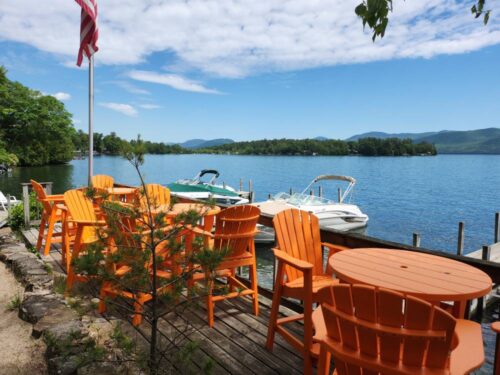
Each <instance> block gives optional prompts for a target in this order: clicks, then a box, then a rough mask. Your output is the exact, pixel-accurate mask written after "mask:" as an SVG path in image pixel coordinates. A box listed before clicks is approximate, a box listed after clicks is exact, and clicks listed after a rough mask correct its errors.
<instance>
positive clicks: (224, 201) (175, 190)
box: [167, 169, 250, 206]
mask: <svg viewBox="0 0 500 375" xmlns="http://www.w3.org/2000/svg"><path fill="white" fill-rule="evenodd" d="M205 175H212V177H211V178H210V179H209V180H208V181H202V177H203V176H205ZM218 177H219V172H218V171H216V170H215V169H203V170H202V171H201V172H200V173H198V174H197V175H196V176H194V177H193V178H188V179H183V180H177V181H175V182H173V183H171V184H168V185H167V187H168V188H169V189H170V191H171V193H172V195H174V196H179V197H183V198H190V199H198V200H213V201H214V202H215V204H218V205H224V206H232V205H235V204H246V203H249V197H250V193H249V192H246V191H237V190H236V189H234V188H232V187H231V186H228V185H226V184H222V185H221V184H217V183H216V180H217V178H218Z"/></svg>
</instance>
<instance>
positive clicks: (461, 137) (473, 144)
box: [348, 128, 500, 154]
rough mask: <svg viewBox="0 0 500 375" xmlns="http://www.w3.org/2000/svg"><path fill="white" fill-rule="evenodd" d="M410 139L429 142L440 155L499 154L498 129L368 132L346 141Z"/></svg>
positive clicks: (499, 133) (499, 140)
mask: <svg viewBox="0 0 500 375" xmlns="http://www.w3.org/2000/svg"><path fill="white" fill-rule="evenodd" d="M368 137H373V138H382V139H386V138H411V139H412V140H414V141H416V142H429V143H432V144H434V145H435V146H436V148H437V151H438V153H440V154H500V129H499V128H487V129H478V130H465V131H455V130H443V131H440V132H427V133H397V134H389V133H383V132H369V133H364V134H358V135H355V136H352V137H351V138H349V139H348V140H349V141H351V140H359V139H361V138H368Z"/></svg>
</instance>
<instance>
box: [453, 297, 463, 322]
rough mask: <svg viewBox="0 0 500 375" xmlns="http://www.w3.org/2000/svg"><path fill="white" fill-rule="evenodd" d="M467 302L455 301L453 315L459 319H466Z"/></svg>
mask: <svg viewBox="0 0 500 375" xmlns="http://www.w3.org/2000/svg"><path fill="white" fill-rule="evenodd" d="M466 306H467V301H455V303H454V304H453V310H452V315H453V316H454V317H455V318H457V319H464V317H465V310H466Z"/></svg>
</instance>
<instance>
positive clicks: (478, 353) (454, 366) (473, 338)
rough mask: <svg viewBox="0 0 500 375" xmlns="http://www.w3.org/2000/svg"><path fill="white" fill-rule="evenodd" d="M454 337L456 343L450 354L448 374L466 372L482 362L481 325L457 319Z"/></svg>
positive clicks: (477, 366) (479, 365)
mask: <svg viewBox="0 0 500 375" xmlns="http://www.w3.org/2000/svg"><path fill="white" fill-rule="evenodd" d="M455 335H456V336H455V338H456V339H457V341H458V345H457V346H456V347H455V349H453V350H452V352H451V356H450V374H468V373H470V372H472V371H473V370H476V369H478V368H479V367H481V365H482V364H483V363H484V344H483V335H482V332H481V326H480V325H479V324H478V323H476V322H471V321H470V320H464V319H457V325H456V327H455Z"/></svg>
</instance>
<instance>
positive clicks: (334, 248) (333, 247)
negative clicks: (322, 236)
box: [321, 242, 351, 256]
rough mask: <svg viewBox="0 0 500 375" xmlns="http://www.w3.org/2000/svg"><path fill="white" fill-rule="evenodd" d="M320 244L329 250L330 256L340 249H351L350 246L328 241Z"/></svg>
mask: <svg viewBox="0 0 500 375" xmlns="http://www.w3.org/2000/svg"><path fill="white" fill-rule="evenodd" d="M321 246H324V247H327V248H328V249H329V250H330V256H332V255H333V254H336V253H338V252H340V251H344V250H350V249H351V248H350V247H347V246H342V245H335V244H333V243H329V242H321Z"/></svg>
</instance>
